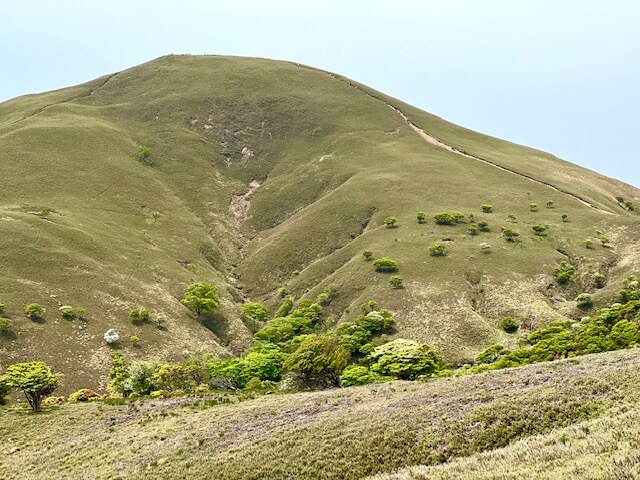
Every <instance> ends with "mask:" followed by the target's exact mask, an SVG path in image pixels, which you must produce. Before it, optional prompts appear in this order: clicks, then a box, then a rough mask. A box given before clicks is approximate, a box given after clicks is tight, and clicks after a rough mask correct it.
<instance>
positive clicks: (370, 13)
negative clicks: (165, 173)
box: [0, 0, 640, 187]
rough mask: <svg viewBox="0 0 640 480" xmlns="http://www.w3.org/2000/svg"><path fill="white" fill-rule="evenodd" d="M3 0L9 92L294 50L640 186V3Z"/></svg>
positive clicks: (0, 27)
mask: <svg viewBox="0 0 640 480" xmlns="http://www.w3.org/2000/svg"><path fill="white" fill-rule="evenodd" d="M20 3H21V4H19V3H18V2H13V1H8V0H7V1H5V0H0V7H1V8H0V53H1V54H2V56H1V59H2V60H1V61H2V75H0V101H3V100H7V99H9V98H12V97H15V96H18V95H22V94H25V93H32V92H39V91H45V90H51V89H55V88H60V87H64V86H68V85H73V84H76V83H80V82H83V81H87V80H90V79H92V78H95V77H97V76H100V75H103V74H107V73H111V72H114V71H117V70H122V69H125V68H128V67H130V66H133V65H136V64H139V63H142V62H145V61H148V60H150V59H152V58H155V57H158V56H160V55H165V54H168V53H193V54H201V53H215V54H227V55H245V56H259V57H269V58H276V59H286V60H293V61H296V62H300V63H305V64H308V65H313V66H316V67H319V68H324V69H327V70H331V71H335V72H338V73H341V74H344V75H346V76H348V77H351V78H353V79H355V80H358V81H361V82H363V83H366V84H368V85H371V86H372V87H375V88H377V89H379V90H382V91H384V92H386V93H388V94H390V95H393V96H395V97H397V98H400V99H402V100H404V101H406V102H408V103H411V104H414V105H416V106H418V107H420V108H422V109H424V110H427V111H429V112H432V113H434V114H437V115H440V116H441V117H444V118H446V119H448V120H451V121H453V122H455V123H458V124H460V125H463V126H465V127H469V128H472V129H474V130H478V131H481V132H485V133H488V134H491V135H495V136H497V137H501V138H504V139H507V140H511V141H514V142H517V143H522V144H525V145H530V146H533V147H537V148H540V149H542V150H546V151H548V152H551V153H553V154H555V155H558V156H559V157H561V158H564V159H567V160H570V161H572V162H574V163H578V164H580V165H584V166H586V167H589V168H592V169H594V170H597V171H599V172H601V173H604V174H606V175H609V176H613V177H616V178H619V179H621V180H624V181H626V182H628V183H632V184H634V185H636V186H638V187H640V158H639V155H638V152H637V145H636V141H637V140H639V139H640V122H639V121H638V114H639V112H640V93H639V89H640V2H636V1H633V0H628V1H622V0H607V1H606V2H605V1H593V0H580V1H574V0H564V1H563V0H536V1H528V0H447V1H444V0H441V1H430V0H424V1H418V0H416V1H409V0H406V1H403V0H394V1H376V0H370V1H348V0H342V1H334V0H324V1H318V2H313V3H309V4H306V2H302V1H284V0H282V1H271V2H267V1H263V2H260V1H244V2H242V1H238V0H236V1H220V2H218V1H196V0H181V1H162V0H155V1H147V0H139V1H135V2H134V1H125V0H109V1H104V0H101V1H93V0H85V1H73V0H67V1H65V0H58V1H56V2H51V1H49V0H47V1H44V0H31V1H29V2H20Z"/></svg>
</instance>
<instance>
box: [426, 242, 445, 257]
mask: <svg viewBox="0 0 640 480" xmlns="http://www.w3.org/2000/svg"><path fill="white" fill-rule="evenodd" d="M446 254H447V247H446V245H445V244H444V243H434V244H432V245H429V255H431V256H432V257H444V256H445V255H446Z"/></svg>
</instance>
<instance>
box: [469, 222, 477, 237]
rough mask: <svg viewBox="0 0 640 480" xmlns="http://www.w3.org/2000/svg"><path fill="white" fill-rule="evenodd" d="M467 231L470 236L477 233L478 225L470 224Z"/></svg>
mask: <svg viewBox="0 0 640 480" xmlns="http://www.w3.org/2000/svg"><path fill="white" fill-rule="evenodd" d="M467 233H468V234H469V235H471V236H474V235H478V227H477V226H476V225H470V226H469V228H467Z"/></svg>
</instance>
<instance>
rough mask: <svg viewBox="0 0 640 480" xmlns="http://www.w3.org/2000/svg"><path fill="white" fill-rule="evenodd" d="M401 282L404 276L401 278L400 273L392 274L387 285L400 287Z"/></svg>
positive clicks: (401, 285)
mask: <svg viewBox="0 0 640 480" xmlns="http://www.w3.org/2000/svg"><path fill="white" fill-rule="evenodd" d="M403 283H404V278H402V277H401V276H400V275H393V276H392V277H391V278H390V279H389V285H391V288H396V289H398V288H402V287H403Z"/></svg>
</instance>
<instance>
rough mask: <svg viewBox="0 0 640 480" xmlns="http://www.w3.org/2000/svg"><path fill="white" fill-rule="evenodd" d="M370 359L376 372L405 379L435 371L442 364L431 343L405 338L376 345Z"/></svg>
mask: <svg viewBox="0 0 640 480" xmlns="http://www.w3.org/2000/svg"><path fill="white" fill-rule="evenodd" d="M369 360H370V362H371V370H373V371H374V372H377V373H380V374H381V375H388V376H393V377H397V378H401V379H403V380H415V379H416V378H417V377H419V376H420V375H429V374H432V373H435V372H436V371H438V370H439V369H440V368H441V366H442V360H441V359H440V356H439V355H438V353H437V352H436V351H435V350H434V349H433V348H431V347H430V346H429V345H427V344H426V343H420V342H416V341H414V340H406V339H404V338H398V339H396V340H394V341H392V342H389V343H386V344H384V345H381V346H379V347H376V348H375V349H374V350H373V352H371V354H370V355H369Z"/></svg>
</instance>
